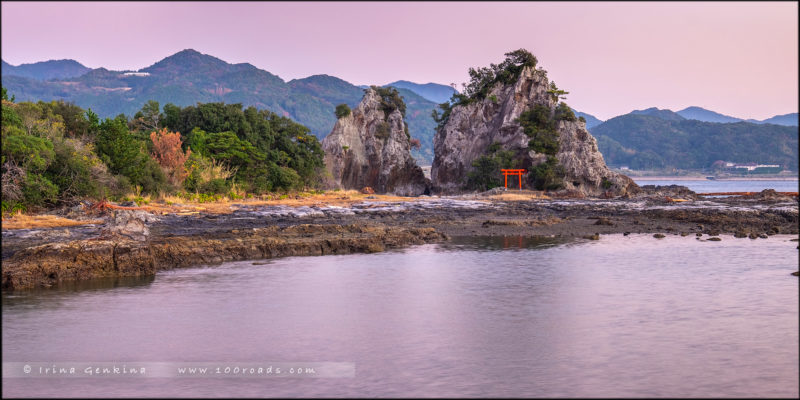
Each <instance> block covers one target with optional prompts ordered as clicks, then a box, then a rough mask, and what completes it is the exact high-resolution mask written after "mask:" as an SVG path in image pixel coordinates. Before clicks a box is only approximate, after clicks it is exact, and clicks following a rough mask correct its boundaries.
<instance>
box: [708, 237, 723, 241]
mask: <svg viewBox="0 0 800 400" xmlns="http://www.w3.org/2000/svg"><path fill="white" fill-rule="evenodd" d="M708 241H709V242H721V241H722V239H720V238H719V237H716V236H714V237H710V238H708Z"/></svg>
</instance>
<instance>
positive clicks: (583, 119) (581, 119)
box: [578, 115, 586, 124]
mask: <svg viewBox="0 0 800 400" xmlns="http://www.w3.org/2000/svg"><path fill="white" fill-rule="evenodd" d="M578 121H581V122H583V123H584V124H585V123H586V118H583V115H581V116H580V117H578Z"/></svg>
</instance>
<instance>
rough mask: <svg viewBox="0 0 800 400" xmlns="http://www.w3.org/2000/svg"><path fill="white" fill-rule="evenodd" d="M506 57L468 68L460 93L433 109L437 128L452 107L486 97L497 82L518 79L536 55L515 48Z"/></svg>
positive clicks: (506, 82)
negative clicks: (468, 79)
mask: <svg viewBox="0 0 800 400" xmlns="http://www.w3.org/2000/svg"><path fill="white" fill-rule="evenodd" d="M505 56H506V58H505V60H503V62H501V63H500V64H490V65H489V66H488V67H480V68H470V69H469V78H470V81H469V83H465V84H464V85H463V86H464V89H463V90H462V91H461V93H458V92H456V93H453V96H452V97H451V98H450V101H449V102H445V103H441V104H439V109H441V110H442V112H441V113H439V111H437V110H436V109H434V110H433V111H432V112H431V117H432V118H433V120H434V122H436V124H437V127H436V128H437V129H439V128H441V127H442V126H444V125H445V124H446V123H447V120H448V118H450V112H451V111H452V108H453V107H455V106H458V105H467V104H470V103H473V102H475V101H480V100H483V99H485V98H486V96H487V95H488V94H489V91H490V90H491V89H492V87H494V85H495V84H497V83H502V84H504V85H509V84H512V83H514V82H515V81H516V80H517V79H519V74H520V73H521V72H522V70H523V69H524V68H525V67H531V68H536V63H537V62H538V61H537V60H536V57H535V56H534V55H533V54H531V53H530V52H529V51H527V50H525V49H519V50H515V51H512V52H509V53H506V54H505Z"/></svg>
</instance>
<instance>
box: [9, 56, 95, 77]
mask: <svg viewBox="0 0 800 400" xmlns="http://www.w3.org/2000/svg"><path fill="white" fill-rule="evenodd" d="M90 70H91V68H88V67H85V66H84V65H83V64H81V63H79V62H77V61H75V60H50V61H42V62H37V63H33V64H20V65H19V66H16V67H15V66H13V65H11V64H9V63H7V62H5V61H3V63H2V75H3V76H5V75H14V76H21V77H23V78H30V79H36V80H39V81H46V80H50V79H64V78H74V77H78V76H81V75H83V74H85V73H87V72H89V71H90Z"/></svg>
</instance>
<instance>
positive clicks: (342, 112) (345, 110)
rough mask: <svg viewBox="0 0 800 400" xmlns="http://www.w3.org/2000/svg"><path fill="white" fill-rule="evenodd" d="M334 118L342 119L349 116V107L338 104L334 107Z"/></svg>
mask: <svg viewBox="0 0 800 400" xmlns="http://www.w3.org/2000/svg"><path fill="white" fill-rule="evenodd" d="M335 114H336V118H344V117H346V116H348V115H350V107H349V106H348V105H347V104H344V103H342V104H339V105H338V106H336V112H335Z"/></svg>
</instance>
